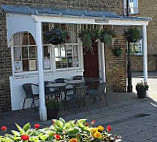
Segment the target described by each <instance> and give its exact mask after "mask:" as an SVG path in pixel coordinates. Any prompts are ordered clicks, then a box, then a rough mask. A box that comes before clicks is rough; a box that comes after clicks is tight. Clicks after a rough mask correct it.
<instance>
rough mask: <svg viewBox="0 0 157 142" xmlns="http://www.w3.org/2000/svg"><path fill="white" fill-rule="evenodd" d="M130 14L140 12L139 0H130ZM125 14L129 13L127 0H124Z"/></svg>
mask: <svg viewBox="0 0 157 142" xmlns="http://www.w3.org/2000/svg"><path fill="white" fill-rule="evenodd" d="M128 2H129V14H138V0H128ZM124 14H125V15H126V14H127V0H124Z"/></svg>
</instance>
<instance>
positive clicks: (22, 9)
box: [1, 5, 151, 21]
mask: <svg viewBox="0 0 157 142" xmlns="http://www.w3.org/2000/svg"><path fill="white" fill-rule="evenodd" d="M1 7H2V9H3V11H4V12H7V13H16V14H25V15H38V16H51V15H52V16H75V17H93V18H94V17H95V18H108V19H117V20H135V21H150V20H151V18H146V17H127V16H120V15H117V14H116V13H114V12H106V11H87V10H73V9H56V8H52V7H27V6H14V5H2V6H1Z"/></svg>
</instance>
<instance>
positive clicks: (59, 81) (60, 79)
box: [55, 78, 66, 83]
mask: <svg viewBox="0 0 157 142" xmlns="http://www.w3.org/2000/svg"><path fill="white" fill-rule="evenodd" d="M65 80H66V79H65V78H57V79H55V82H56V83H65Z"/></svg>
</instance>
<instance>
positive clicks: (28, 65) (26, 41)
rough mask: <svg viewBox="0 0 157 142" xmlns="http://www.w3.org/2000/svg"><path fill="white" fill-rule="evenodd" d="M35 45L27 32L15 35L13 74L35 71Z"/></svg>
mask: <svg viewBox="0 0 157 142" xmlns="http://www.w3.org/2000/svg"><path fill="white" fill-rule="evenodd" d="M36 49H37V48H36V45H35V41H34V39H33V37H32V35H31V34H30V33H28V32H23V33H17V34H15V35H14V37H13V52H14V71H15V73H20V72H26V71H36V70H37V60H36Z"/></svg>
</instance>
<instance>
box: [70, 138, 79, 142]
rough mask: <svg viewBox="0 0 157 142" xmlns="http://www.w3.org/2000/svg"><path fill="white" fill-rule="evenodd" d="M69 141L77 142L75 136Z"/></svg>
mask: <svg viewBox="0 0 157 142" xmlns="http://www.w3.org/2000/svg"><path fill="white" fill-rule="evenodd" d="M70 142H78V140H77V139H76V138H72V139H70Z"/></svg>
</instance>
